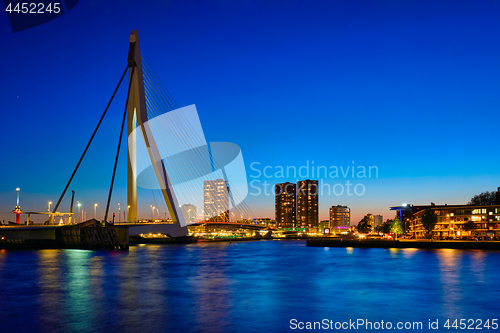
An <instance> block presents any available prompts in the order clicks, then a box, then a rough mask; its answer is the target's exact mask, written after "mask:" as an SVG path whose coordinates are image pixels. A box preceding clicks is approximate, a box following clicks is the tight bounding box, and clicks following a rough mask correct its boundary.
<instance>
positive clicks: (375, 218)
mask: <svg viewBox="0 0 500 333" xmlns="http://www.w3.org/2000/svg"><path fill="white" fill-rule="evenodd" d="M373 223H374V225H375V227H378V226H379V225H382V224H383V223H384V217H383V216H382V215H374V216H373Z"/></svg>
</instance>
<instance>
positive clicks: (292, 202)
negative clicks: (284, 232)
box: [275, 182, 297, 228]
mask: <svg viewBox="0 0 500 333" xmlns="http://www.w3.org/2000/svg"><path fill="white" fill-rule="evenodd" d="M275 202H276V206H275V207H276V209H275V210H276V226H277V227H278V228H295V226H296V222H297V221H296V209H297V201H296V186H295V184H293V183H288V182H287V183H282V184H276V185H275Z"/></svg>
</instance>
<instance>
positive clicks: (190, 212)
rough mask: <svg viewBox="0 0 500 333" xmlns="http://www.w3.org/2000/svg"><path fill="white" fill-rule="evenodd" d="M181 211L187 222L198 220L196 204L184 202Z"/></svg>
mask: <svg viewBox="0 0 500 333" xmlns="http://www.w3.org/2000/svg"><path fill="white" fill-rule="evenodd" d="M181 212H182V215H183V216H184V220H185V221H186V223H193V222H196V206H195V205H191V204H183V205H182V206H181Z"/></svg>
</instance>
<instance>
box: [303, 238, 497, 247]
mask: <svg viewBox="0 0 500 333" xmlns="http://www.w3.org/2000/svg"><path fill="white" fill-rule="evenodd" d="M307 246H317V247H361V248H399V249H405V248H416V249H462V250H500V242H497V241H495V242H494V241H479V242H476V241H432V240H425V239H419V240H407V239H405V240H385V239H335V238H334V239H332V238H310V239H308V240H307Z"/></svg>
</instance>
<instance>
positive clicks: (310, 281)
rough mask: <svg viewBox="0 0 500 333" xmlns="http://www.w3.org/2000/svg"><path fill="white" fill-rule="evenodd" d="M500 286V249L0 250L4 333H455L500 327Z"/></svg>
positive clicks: (288, 245)
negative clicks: (469, 327) (471, 324)
mask: <svg viewBox="0 0 500 333" xmlns="http://www.w3.org/2000/svg"><path fill="white" fill-rule="evenodd" d="M499 287H500V252H497V251H480V250H477V251H465V250H446V249H444V250H417V249H357V248H316V247H306V245H305V242H304V241H291V240H290V241H289V240H281V241H254V242H232V243H228V242H220V243H207V242H204V243H198V244H189V245H142V246H133V247H131V248H130V250H129V251H86V250H36V251H11V250H0V332H107V333H109V332H140V333H142V332H287V331H294V332H296V331H306V330H305V329H304V330H300V329H299V327H302V326H301V325H304V327H306V326H305V325H307V322H321V321H322V320H324V319H326V320H327V321H330V320H331V321H332V323H335V322H339V323H344V322H348V321H349V320H351V321H353V320H354V321H355V320H357V319H363V320H367V321H370V322H372V323H374V322H380V321H381V320H383V321H384V322H391V323H393V325H396V323H397V322H402V323H406V322H411V323H413V322H422V323H423V326H422V328H421V329H420V328H418V326H417V328H416V329H411V330H402V331H405V332H408V331H415V332H417V331H418V332H425V331H430V330H429V329H428V322H429V319H431V321H435V320H436V319H437V320H439V323H438V325H439V330H432V331H433V332H436V331H439V332H441V331H443V332H444V331H447V332H456V331H457V330H456V329H446V328H444V327H443V325H444V323H445V321H446V319H453V320H454V319H466V320H468V319H474V320H476V319H481V320H483V322H484V321H486V320H488V319H490V320H491V319H494V318H499V319H500V288H499ZM294 319H295V321H293V320H294ZM291 320H292V323H295V324H291ZM299 322H302V323H303V324H299ZM450 324H451V323H450ZM294 325H295V326H294ZM332 325H333V324H332ZM293 327H296V329H292V328H293ZM332 327H334V326H332ZM317 328H318V327H317ZM351 328H352V327H351ZM367 328H368V329H367ZM333 330H335V329H333ZM341 330H342V329H341ZM358 330H360V331H375V329H373V330H371V329H369V327H366V326H362V327H358ZM484 330H485V329H483V330H482V331H484ZM316 331H322V330H320V329H318V330H316ZM351 331H352V329H351ZM377 331H383V330H382V329H379V330H377ZM392 331H395V329H394V327H393V329H392ZM487 331H493V332H495V331H498V332H500V329H496V330H494V329H489V330H487Z"/></svg>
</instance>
